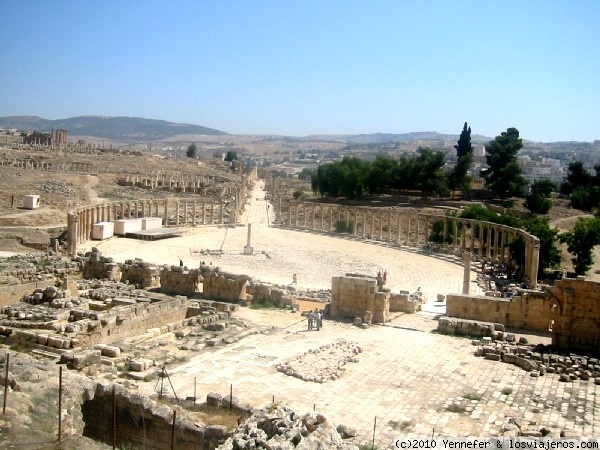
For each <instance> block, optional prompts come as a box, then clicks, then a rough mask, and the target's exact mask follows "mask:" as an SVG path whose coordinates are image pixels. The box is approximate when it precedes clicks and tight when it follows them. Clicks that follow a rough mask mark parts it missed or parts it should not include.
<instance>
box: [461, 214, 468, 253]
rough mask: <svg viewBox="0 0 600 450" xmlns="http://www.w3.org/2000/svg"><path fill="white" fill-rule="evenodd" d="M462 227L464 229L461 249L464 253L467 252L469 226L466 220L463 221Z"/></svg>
mask: <svg viewBox="0 0 600 450" xmlns="http://www.w3.org/2000/svg"><path fill="white" fill-rule="evenodd" d="M460 226H461V227H462V236H461V248H462V249H463V251H467V224H466V223H465V221H464V220H461V221H460Z"/></svg>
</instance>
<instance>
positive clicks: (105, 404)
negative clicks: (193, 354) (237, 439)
mask: <svg viewBox="0 0 600 450" xmlns="http://www.w3.org/2000/svg"><path fill="white" fill-rule="evenodd" d="M113 389H114V392H115V409H116V414H117V419H116V422H117V431H116V438H117V442H116V444H117V446H118V448H148V449H157V450H159V449H160V450H162V449H164V450H168V449H171V448H176V449H181V450H192V449H200V448H216V447H217V446H218V445H219V444H220V443H222V442H223V441H224V440H225V438H226V437H227V436H226V433H227V430H226V428H225V427H223V426H219V425H206V426H201V425H200V424H198V423H196V422H194V421H191V420H189V419H186V418H182V417H181V416H180V415H179V416H176V420H175V429H174V430H173V416H174V413H173V409H172V408H171V407H169V406H166V405H163V404H160V403H157V402H154V401H153V400H151V399H150V398H149V397H145V396H141V395H138V394H132V393H130V392H129V391H127V390H126V389H124V388H123V387H121V386H119V385H104V384H100V383H99V384H97V385H96V386H95V388H88V389H87V390H86V391H85V394H84V398H83V399H82V405H81V411H82V419H83V423H84V426H83V431H82V434H83V436H87V437H90V438H92V439H95V440H98V441H101V442H104V443H107V444H112V443H113V434H112V433H113V431H112V430H113ZM173 432H174V437H175V440H174V442H173V447H172V446H171V438H172V436H173Z"/></svg>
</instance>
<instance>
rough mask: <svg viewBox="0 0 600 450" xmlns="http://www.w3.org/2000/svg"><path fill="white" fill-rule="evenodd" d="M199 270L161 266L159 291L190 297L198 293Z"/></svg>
mask: <svg viewBox="0 0 600 450" xmlns="http://www.w3.org/2000/svg"><path fill="white" fill-rule="evenodd" d="M199 281H200V269H188V268H187V267H182V266H168V265H165V266H163V268H162V270H161V271H160V291H161V292H162V293H164V294H170V295H186V296H188V297H191V296H192V295H194V293H196V292H197V291H198V282H199Z"/></svg>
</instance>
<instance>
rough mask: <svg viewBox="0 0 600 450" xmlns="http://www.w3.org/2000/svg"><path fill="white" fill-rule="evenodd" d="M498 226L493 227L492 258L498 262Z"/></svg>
mask: <svg viewBox="0 0 600 450" xmlns="http://www.w3.org/2000/svg"><path fill="white" fill-rule="evenodd" d="M499 228H500V227H498V226H496V228H495V229H494V259H495V260H498V262H500V230H499Z"/></svg>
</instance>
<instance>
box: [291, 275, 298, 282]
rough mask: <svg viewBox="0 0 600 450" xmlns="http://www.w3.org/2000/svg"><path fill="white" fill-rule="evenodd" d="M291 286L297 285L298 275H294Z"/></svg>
mask: <svg viewBox="0 0 600 450" xmlns="http://www.w3.org/2000/svg"><path fill="white" fill-rule="evenodd" d="M292 284H298V275H296V274H294V276H293V277H292Z"/></svg>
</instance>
